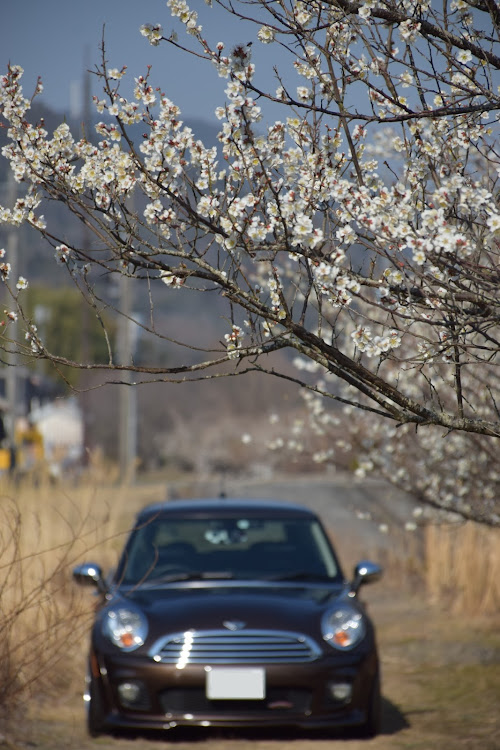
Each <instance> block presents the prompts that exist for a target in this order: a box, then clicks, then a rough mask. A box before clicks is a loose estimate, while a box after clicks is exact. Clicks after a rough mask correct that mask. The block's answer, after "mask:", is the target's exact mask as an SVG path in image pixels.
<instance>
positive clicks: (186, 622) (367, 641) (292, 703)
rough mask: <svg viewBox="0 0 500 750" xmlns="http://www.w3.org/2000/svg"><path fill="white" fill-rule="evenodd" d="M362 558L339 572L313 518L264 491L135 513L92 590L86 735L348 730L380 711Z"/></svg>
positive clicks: (367, 724)
mask: <svg viewBox="0 0 500 750" xmlns="http://www.w3.org/2000/svg"><path fill="white" fill-rule="evenodd" d="M380 573H381V570H380V568H379V567H378V566H376V565H374V564H373V563H369V562H362V563H360V564H359V565H358V566H357V567H356V570H355V574H354V579H353V580H352V581H350V582H349V581H347V580H346V579H345V578H344V575H343V573H342V570H341V567H340V565H339V562H338V560H337V557H336V555H335V552H334V550H333V548H332V546H331V544H330V542H329V540H328V537H327V535H326V533H325V531H324V528H323V526H322V524H321V522H320V520H319V519H318V517H317V516H316V515H315V514H314V513H313V512H312V511H310V510H308V509H307V508H305V507H302V506H299V505H291V504H288V503H284V502H279V501H261V500H228V499H217V500H190V501H174V502H167V503H163V504H158V505H154V506H150V507H148V508H145V509H144V510H143V511H142V512H141V513H140V514H139V515H138V517H137V521H136V524H135V527H134V529H133V531H132V533H131V535H130V537H129V539H128V542H127V544H126V546H125V549H124V551H123V554H122V557H121V560H120V562H119V565H118V567H117V569H116V572H115V573H114V575H113V577H112V578H111V580H109V581H106V580H105V579H104V577H103V574H102V571H101V569H100V568H99V566H98V565H94V564H89V563H87V564H84V565H80V566H79V567H78V568H76V569H75V571H74V577H75V579H76V580H77V581H78V582H79V583H91V584H93V585H95V586H96V587H97V588H98V590H99V591H100V594H101V597H102V603H101V606H100V607H99V609H98V612H97V616H96V620H95V623H94V627H93V630H92V638H91V646H90V655H89V667H88V675H87V690H86V693H85V700H86V703H87V709H88V714H87V715H88V728H89V731H90V733H91V734H92V735H97V734H99V733H106V732H113V731H115V730H120V729H126V730H128V729H135V730H147V729H148V730H149V729H158V730H165V729H168V728H171V727H174V726H183V725H184V726H207V727H209V726H223V727H248V726H251V727H275V726H295V727H301V728H311V729H312V728H336V727H343V726H355V727H358V728H359V730H360V732H361V733H363V734H366V735H373V734H375V733H376V732H377V731H378V727H379V721H380V676H379V661H378V655H377V648H376V642H375V634H374V629H373V625H372V623H371V621H370V619H369V618H368V616H367V614H366V612H365V610H364V608H363V606H362V604H361V602H360V601H359V600H358V596H357V593H358V589H359V586H360V585H361V584H362V583H365V582H368V581H372V580H375V579H377V578H378V577H379V576H380Z"/></svg>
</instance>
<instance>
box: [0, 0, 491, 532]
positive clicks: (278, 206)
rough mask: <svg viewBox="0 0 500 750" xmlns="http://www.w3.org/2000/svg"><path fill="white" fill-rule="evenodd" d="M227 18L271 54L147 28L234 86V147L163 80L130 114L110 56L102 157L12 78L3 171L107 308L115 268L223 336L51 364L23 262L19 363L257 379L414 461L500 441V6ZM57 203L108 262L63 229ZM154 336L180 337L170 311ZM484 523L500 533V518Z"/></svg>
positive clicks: (480, 2)
mask: <svg viewBox="0 0 500 750" xmlns="http://www.w3.org/2000/svg"><path fill="white" fill-rule="evenodd" d="M213 4H214V6H217V10H218V11H221V10H225V12H227V13H228V14H231V15H233V16H235V17H237V18H239V19H241V21H242V22H244V23H245V24H246V26H245V27H244V28H245V29H246V31H247V33H248V35H249V37H248V38H249V43H248V44H244V45H243V44H236V45H234V43H233V46H231V44H229V45H228V46H226V41H220V40H219V39H210V38H208V35H207V34H205V32H204V29H203V28H202V26H201V24H200V23H199V19H198V14H197V12H196V10H194V8H193V5H194V4H192V6H191V7H189V5H188V3H187V2H186V1H185V0H168V2H167V6H168V8H169V10H170V14H171V16H172V17H173V20H171V22H170V23H172V24H174V26H175V28H174V30H172V31H171V30H170V29H166V30H164V29H163V28H162V26H161V25H159V24H147V25H145V26H143V27H142V28H141V32H142V34H143V35H144V36H145V37H146V38H147V40H148V41H149V42H150V43H151V44H152V45H159V44H169V45H173V46H174V47H176V48H177V49H178V52H179V55H182V54H191V55H196V56H197V57H198V58H201V59H203V60H205V61H206V63H207V64H208V65H211V66H213V68H214V75H215V76H220V77H221V78H223V79H226V81H227V85H226V88H225V99H224V100H223V101H221V102H218V103H217V104H218V106H217V107H215V106H214V112H215V115H216V117H217V118H218V120H219V121H220V132H219V136H218V138H219V145H218V147H214V146H207V145H205V144H203V143H202V142H201V141H200V140H199V139H197V137H196V134H195V133H193V132H192V130H191V129H190V128H189V127H187V126H186V125H184V124H183V122H182V114H181V112H180V111H179V108H178V107H177V106H176V104H175V103H174V102H172V101H171V100H170V99H169V95H168V90H165V91H164V90H163V89H162V88H161V86H160V84H159V83H158V82H157V81H156V80H155V73H154V71H153V70H152V69H151V68H148V69H147V70H146V71H143V72H142V75H141V74H137V76H136V77H135V78H134V93H133V97H130V98H127V97H126V96H125V94H124V88H125V80H126V79H127V78H128V77H129V72H128V70H127V68H126V67H124V66H122V67H111V66H110V64H109V63H108V61H107V59H106V54H105V49H104V46H103V55H102V60H101V63H100V64H99V65H98V67H96V70H95V74H96V75H97V76H98V77H99V79H100V82H101V83H102V91H103V94H102V98H99V97H97V98H96V99H95V106H96V108H97V111H98V112H99V113H101V114H102V117H103V119H102V121H101V122H99V123H98V124H97V126H96V130H97V134H98V139H99V140H98V142H95V141H94V140H92V139H90V138H89V139H86V138H80V139H79V140H76V139H75V137H74V136H73V135H72V133H71V132H70V129H69V127H68V125H66V124H62V125H60V127H59V128H57V130H56V131H55V132H54V133H52V134H49V133H47V132H46V131H45V129H44V126H43V123H31V122H30V121H29V109H30V104H31V100H29V99H27V98H25V96H24V94H23V91H22V87H21V78H22V69H21V68H20V67H18V66H16V65H12V66H10V67H9V68H8V70H7V72H6V73H5V74H4V76H3V77H2V79H1V111H2V114H3V117H4V119H5V121H6V123H7V126H8V128H9V130H8V135H9V138H10V142H9V144H8V145H7V146H6V147H5V148H4V149H3V155H4V157H6V158H7V159H8V160H9V161H10V163H11V168H12V170H13V172H14V175H15V178H16V180H17V181H18V182H19V183H20V184H21V185H22V186H23V191H24V192H23V195H22V196H21V197H20V198H18V199H17V201H16V203H15V205H13V206H6V207H3V208H1V209H0V221H1V222H3V223H6V224H10V225H14V226H20V225H21V224H23V223H24V222H27V223H29V224H31V225H32V226H33V227H35V228H36V229H37V230H38V231H39V232H40V233H41V234H42V235H43V236H44V237H45V239H46V240H47V242H48V243H49V245H51V246H52V248H53V252H54V257H55V262H58V263H60V264H64V265H65V267H66V268H67V271H68V274H69V276H70V277H71V279H72V280H73V281H74V282H75V283H76V284H77V285H78V286H79V287H80V289H81V290H82V293H83V294H84V296H85V298H86V299H87V301H88V302H89V304H91V305H92V306H93V307H94V309H95V310H96V312H97V313H98V312H99V304H100V300H99V295H98V290H97V287H96V286H95V278H96V276H95V273H94V271H95V269H98V270H101V271H102V273H105V274H116V275H120V276H128V277H130V278H131V279H134V280H137V283H140V281H141V280H142V281H143V285H142V287H141V288H143V289H147V290H148V291H147V294H150V293H151V290H152V289H154V288H157V287H159V288H160V289H161V290H162V293H163V294H164V295H170V294H185V293H188V292H191V293H198V294H201V293H202V292H210V293H212V294H213V293H215V294H218V295H219V296H220V298H221V300H223V301H225V303H227V313H226V317H225V325H226V329H225V330H224V331H223V332H222V333H221V336H220V340H219V341H218V342H217V341H216V342H210V343H209V344H207V346H206V347H205V351H204V352H203V351H202V347H200V346H198V347H197V353H198V355H199V357H198V359H197V360H196V361H195V362H193V361H192V359H191V360H189V362H186V361H182V359H181V361H179V363H177V364H175V366H170V367H164V368H155V367H144V366H142V367H137V366H135V365H134V364H133V362H130V363H124V364H123V363H120V364H117V363H116V361H115V357H114V353H113V351H112V347H111V345H110V349H109V362H108V364H106V365H102V364H99V365H98V364H97V363H92V362H76V361H75V362H71V361H69V360H68V359H67V358H64V357H61V356H59V355H56V354H54V353H53V352H51V351H49V350H48V349H47V347H46V344H45V342H44V341H43V339H42V337H41V335H40V334H39V332H38V331H37V330H36V327H35V326H34V324H33V321H31V320H30V319H29V318H28V317H27V315H26V311H25V309H24V308H23V288H24V287H25V286H26V284H27V283H28V282H29V279H28V280H26V279H23V278H20V279H17V278H14V279H12V278H11V274H10V265H9V259H8V258H5V259H4V261H3V263H2V265H1V267H0V273H1V275H2V278H3V281H4V283H5V284H6V286H7V289H8V290H9V294H10V296H11V299H12V309H9V310H7V311H6V313H5V315H6V323H8V321H9V319H12V318H16V317H17V316H19V318H20V319H21V320H22V321H23V322H24V326H25V337H26V340H25V343H24V344H22V343H21V342H19V341H18V342H14V341H10V340H9V336H8V325H7V326H6V328H5V331H6V333H5V335H4V338H3V345H4V347H5V348H12V347H18V348H21V349H24V350H25V351H27V350H29V352H30V353H31V355H32V356H33V357H36V358H46V359H49V360H52V361H53V362H54V363H55V364H56V365H58V364H64V365H70V366H73V367H77V368H91V367H100V368H103V367H105V368H108V369H110V370H114V371H115V372H116V378H117V380H118V381H119V380H120V371H123V370H127V371H132V372H136V373H138V378H139V379H140V373H141V372H146V373H147V374H148V376H149V377H151V375H153V376H154V377H156V378H157V379H165V380H183V379H186V378H201V377H203V378H207V377H211V376H212V375H217V376H219V375H220V373H221V367H222V368H223V371H224V372H225V373H233V372H237V373H244V372H248V371H250V370H254V371H255V370H257V371H260V372H263V373H266V372H267V373H271V374H273V375H275V376H277V377H285V378H288V379H292V380H295V381H296V382H297V383H298V384H299V385H301V386H304V387H305V388H306V389H307V390H308V392H309V393H312V394H316V395H318V396H320V397H321V398H322V399H329V400H332V401H335V402H338V403H341V404H344V406H346V407H348V408H350V409H354V410H355V413H358V414H362V415H363V416H364V417H365V418H366V419H367V420H368V424H370V425H371V424H374V425H377V428H376V429H378V430H385V429H387V430H389V429H390V430H393V431H394V434H395V435H396V441H394V437H393V438H392V441H393V442H397V436H398V432H397V429H396V428H397V427H398V426H400V429H402V428H403V427H404V428H405V430H406V431H408V429H409V428H411V429H412V430H413V433H414V432H415V429H416V428H418V435H419V436H425V435H429V434H431V433H432V434H433V435H435V434H436V428H439V430H440V431H439V434H440V436H441V439H442V438H443V435H444V434H448V433H451V434H452V435H458V434H460V435H466V434H470V435H473V436H476V437H477V436H481V437H484V438H488V440H490V441H491V438H493V439H494V438H498V436H499V435H500V413H499V409H500V393H499V386H498V382H499V381H498V377H497V372H498V371H497V368H498V366H499V362H500V359H499V355H500V352H499V335H500V329H499V314H500V304H499V298H498V286H499V281H500V270H499V257H498V253H499V239H500V209H499V207H498V189H497V180H498V176H499V170H500V161H499V159H500V157H499V152H498V148H497V142H496V136H497V133H498V111H499V109H500V93H499V86H498V83H499V82H498V71H499V69H500V56H499V54H498V52H499V50H498V42H499V29H500V6H498V5H497V3H496V2H495V0H452V1H451V2H450V1H448V0H444V1H443V2H442V3H441V4H439V6H438V5H437V4H433V3H431V2H430V0H401V2H396V1H395V0H366V1H365V2H363V1H362V2H357V1H355V0H303V1H300V0H273V1H271V0H239V1H236V0H213ZM207 5H211V3H210V2H207ZM215 9H216V8H215V7H214V8H213V11H214V12H215ZM179 26H180V27H181V29H182V30H181V34H180V35H179V36H178V34H177V32H176V30H175V29H177V28H178V27H179ZM184 32H185V35H184ZM262 44H263V45H275V48H276V66H275V67H274V69H273V70H272V71H270V70H264V71H261V70H259V45H262ZM120 65H121V61H120ZM124 79H125V80H124ZM40 90H41V84H39V86H38V89H37V91H36V92H35V94H38V93H39V91H40ZM138 123H141V126H142V133H143V135H142V137H141V138H140V139H137V138H135V136H133V135H132V134H131V131H134V133H135V132H136V131H135V130H134V129H133V128H132V126H134V125H136V124H138ZM54 200H56V201H59V202H61V203H62V204H63V205H64V207H65V209H66V210H67V211H68V212H71V213H72V214H73V215H74V216H75V217H76V218H77V219H78V220H80V221H81V222H82V223H83V224H84V225H85V227H86V228H87V232H90V233H92V235H93V237H94V241H93V243H87V245H86V246H83V245H82V242H81V240H77V239H76V238H75V239H74V240H73V241H69V240H68V238H63V237H61V236H59V234H58V227H57V226H50V225H49V224H47V223H46V222H45V220H44V218H43V215H42V214H41V211H42V210H43V208H42V207H43V204H44V202H46V201H54ZM79 236H80V235H79ZM119 312H120V311H119ZM121 312H122V314H127V315H128V314H129V313H128V312H126V311H123V310H122V311H121ZM141 325H142V326H143V327H144V328H146V329H148V330H149V331H150V332H152V333H153V334H155V333H156V334H158V335H161V336H166V334H165V333H163V332H162V333H161V334H160V332H159V331H158V329H157V328H156V326H155V322H154V310H153V305H152V306H151V318H150V323H149V324H145V323H144V322H142V323H141ZM170 336H171V337H172V338H175V336H173V334H170ZM179 343H180V344H181V345H182V344H183V345H185V346H188V347H189V345H190V344H189V342H188V341H182V342H179ZM281 349H288V350H292V351H293V352H295V355H296V357H295V363H296V364H297V371H296V374H293V375H292V374H290V371H288V370H287V371H280V370H278V369H276V367H275V363H274V360H273V358H272V357H270V356H269V355H271V354H272V352H275V351H277V350H281ZM191 352H192V350H191V349H190V353H191ZM224 366H225V367H224ZM228 366H230V369H228ZM310 401H311V402H312V403H315V402H316V399H315V398H312V399H311V400H310ZM356 410H357V411H356ZM381 425H384V427H382V426H381ZM385 439H390V437H389V435H388V433H384V440H385ZM464 439H465V438H464ZM490 444H491V448H490V449H489V451H490V452H491V453H493V452H494V450H495V448H494V446H496V442H491V443H490ZM436 502H438V503H439V502H440V501H439V500H436ZM444 505H445V506H446V502H444ZM462 510H464V512H465V510H466V509H464V508H462ZM471 513H473V511H471ZM473 514H474V513H473ZM482 518H483V520H487V521H488V522H491V523H496V522H497V521H498V520H499V518H498V515H497V514H496V511H495V510H494V509H490V510H488V511H487V512H486V513H485V514H484V513H483V516H482Z"/></svg>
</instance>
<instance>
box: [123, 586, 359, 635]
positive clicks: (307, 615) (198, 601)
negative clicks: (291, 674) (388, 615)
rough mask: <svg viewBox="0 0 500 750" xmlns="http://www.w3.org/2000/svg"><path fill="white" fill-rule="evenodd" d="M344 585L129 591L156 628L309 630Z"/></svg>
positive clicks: (342, 589)
mask: <svg viewBox="0 0 500 750" xmlns="http://www.w3.org/2000/svg"><path fill="white" fill-rule="evenodd" d="M345 593H346V588H345V587H344V586H342V585H341V584H340V585H328V586H322V585H321V586H319V585H318V584H316V585H304V584H300V585H298V584H293V585H290V584H287V585H284V584H276V585H245V586H244V587H241V586H235V585H231V586H225V585H221V584H220V583H217V584H216V585H204V586H200V587H198V586H193V585H183V586H179V585H177V586H171V585H170V586H163V587H158V588H156V587H155V588H143V589H139V590H135V591H132V592H128V593H127V596H126V597H125V598H126V600H128V601H130V602H134V604H135V605H136V606H138V607H139V608H140V609H141V610H142V611H143V612H144V614H145V615H146V616H147V618H148V621H149V624H150V629H151V630H154V631H159V630H163V631H165V630H168V631H170V632H178V631H183V630H186V629H190V628H195V629H203V630H206V629H208V630H212V629H220V628H223V627H228V623H229V629H232V627H233V624H234V623H236V626H235V627H245V628H263V627H265V628H280V629H284V630H290V629H293V630H296V629H297V630H306V631H307V630H310V628H311V623H313V622H314V623H318V622H319V619H320V617H321V614H322V613H323V612H324V611H325V609H326V608H329V607H331V606H333V604H334V602H335V600H336V599H338V598H339V597H342V596H345Z"/></svg>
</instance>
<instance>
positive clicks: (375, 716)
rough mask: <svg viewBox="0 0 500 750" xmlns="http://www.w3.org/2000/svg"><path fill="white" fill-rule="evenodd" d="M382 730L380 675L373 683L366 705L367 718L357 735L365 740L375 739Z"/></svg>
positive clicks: (378, 674)
mask: <svg viewBox="0 0 500 750" xmlns="http://www.w3.org/2000/svg"><path fill="white" fill-rule="evenodd" d="M381 728H382V692H381V688H380V673H379V672H377V675H376V677H375V679H374V681H373V686H372V691H371V695H370V702H369V704H368V711H367V717H366V721H365V723H364V724H362V725H361V727H360V730H359V734H360V736H361V737H364V738H366V739H368V738H370V737H376V736H377V734H380V730H381Z"/></svg>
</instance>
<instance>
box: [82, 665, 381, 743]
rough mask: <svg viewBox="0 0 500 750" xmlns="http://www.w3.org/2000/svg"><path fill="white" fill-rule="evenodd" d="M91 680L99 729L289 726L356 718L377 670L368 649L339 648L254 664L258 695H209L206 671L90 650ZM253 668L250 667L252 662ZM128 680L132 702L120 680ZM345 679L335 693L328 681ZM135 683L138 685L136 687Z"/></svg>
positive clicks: (351, 722)
mask: <svg viewBox="0 0 500 750" xmlns="http://www.w3.org/2000/svg"><path fill="white" fill-rule="evenodd" d="M91 661H92V662H93V664H94V669H93V672H94V674H93V679H94V680H96V681H97V682H98V683H99V685H100V688H101V694H102V696H103V703H104V706H103V708H104V726H105V729H106V730H113V729H137V730H141V729H142V730H163V729H170V728H172V727H175V726H205V727H255V728H257V727H263V728H265V727H279V726H287V727H296V728H301V729H320V728H327V727H348V726H356V725H361V724H363V723H364V722H365V721H366V719H367V715H368V714H367V712H368V710H369V705H370V700H371V695H372V687H373V684H374V681H375V679H376V676H377V673H378V659H377V655H376V651H375V650H371V651H370V652H368V653H366V652H364V653H353V652H351V653H342V654H335V655H334V656H333V655H332V656H331V657H328V658H322V659H318V660H317V661H314V662H310V663H307V664H293V665H286V664H280V665H261V666H262V667H263V669H264V670H265V683H266V690H265V697H264V698H263V699H257V700H240V699H226V700H210V699H209V698H207V696H206V674H207V673H206V670H205V668H204V667H203V666H198V665H187V666H186V667H185V668H184V669H177V668H176V667H175V666H172V665H169V664H156V663H155V664H152V663H151V661H150V660H143V659H140V658H135V659H131V658H130V655H128V656H126V657H125V658H124V657H123V656H122V655H118V656H115V655H114V656H113V657H112V658H111V657H109V656H99V655H94V656H93V659H92V660H91ZM252 666H255V665H252ZM124 684H127V685H134V686H136V693H137V695H136V696H135V698H134V700H133V701H127V700H124V698H123V691H121V690H120V685H124ZM335 685H348V686H349V687H350V689H349V691H348V692H349V693H350V694H349V695H348V696H347V697H345V698H342V699H339V698H335V697H334V696H333V695H332V686H335ZM137 688H138V689H137Z"/></svg>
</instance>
